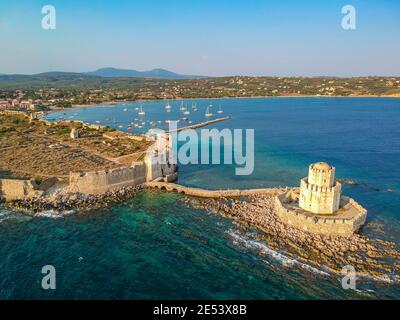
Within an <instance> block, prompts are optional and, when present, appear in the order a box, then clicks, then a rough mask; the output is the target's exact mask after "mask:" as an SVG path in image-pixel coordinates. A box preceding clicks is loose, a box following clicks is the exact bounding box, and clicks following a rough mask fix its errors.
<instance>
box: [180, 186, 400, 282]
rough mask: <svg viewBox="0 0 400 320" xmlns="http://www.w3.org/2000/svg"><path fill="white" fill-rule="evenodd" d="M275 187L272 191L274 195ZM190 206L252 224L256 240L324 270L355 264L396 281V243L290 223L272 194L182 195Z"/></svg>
mask: <svg viewBox="0 0 400 320" xmlns="http://www.w3.org/2000/svg"><path fill="white" fill-rule="evenodd" d="M278 194H279V191H277V192H276V195H278ZM183 201H184V202H185V203H186V204H187V205H188V206H190V207H192V208H196V209H203V210H207V211H213V212H216V213H219V214H221V215H223V216H226V217H229V218H231V219H233V220H235V222H237V224H238V225H240V226H241V227H243V228H244V229H246V228H249V227H256V228H258V229H259V230H261V231H262V232H261V233H260V234H261V236H260V237H259V239H258V240H260V241H266V242H267V244H268V246H269V247H271V248H274V249H278V250H281V251H284V252H285V254H286V255H288V256H290V257H292V258H295V259H297V260H299V261H302V262H304V263H307V264H309V265H311V266H314V267H317V268H323V269H325V270H326V271H328V272H331V273H334V274H340V273H341V272H342V270H343V267H345V266H349V265H350V266H352V267H354V268H355V270H356V273H357V276H358V277H360V278H362V277H365V278H370V279H376V280H381V281H385V282H390V283H398V282H400V275H399V270H400V262H399V261H400V260H399V259H400V251H399V245H398V244H395V243H392V242H388V241H383V240H380V239H370V238H367V237H366V236H363V235H362V234H354V235H352V236H350V237H342V236H323V235H319V234H314V233H309V232H306V231H302V230H299V229H297V228H294V227H291V226H289V225H287V224H285V223H284V222H282V221H281V220H280V219H279V216H278V215H277V214H276V212H275V195H274V194H265V195H264V194H258V195H253V196H247V197H241V198H236V199H232V198H231V199H229V198H219V199H202V198H194V197H185V198H184V199H183Z"/></svg>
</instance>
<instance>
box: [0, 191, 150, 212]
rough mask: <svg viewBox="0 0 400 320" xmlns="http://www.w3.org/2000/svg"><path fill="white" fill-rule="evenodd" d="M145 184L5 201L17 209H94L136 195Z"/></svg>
mask: <svg viewBox="0 0 400 320" xmlns="http://www.w3.org/2000/svg"><path fill="white" fill-rule="evenodd" d="M142 189H144V186H141V185H138V186H135V187H124V188H121V189H119V190H116V191H109V192H106V193H103V194H99V195H85V194H82V193H61V192H60V193H58V194H54V195H52V196H41V197H37V198H30V199H24V200H14V201H9V202H6V203H4V205H5V207H7V208H9V209H12V210H17V211H33V212H35V213H36V212H41V211H47V210H55V211H58V212H63V211H69V210H75V209H88V210H89V209H94V208H101V207H106V206H108V205H110V204H113V203H118V202H121V201H123V200H126V199H128V198H131V197H134V196H135V195H136V194H137V192H139V191H140V190H142Z"/></svg>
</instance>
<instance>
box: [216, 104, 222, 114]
mask: <svg viewBox="0 0 400 320" xmlns="http://www.w3.org/2000/svg"><path fill="white" fill-rule="evenodd" d="M217 113H219V114H221V113H224V111H223V110H222V108H221V105H219V109H218V111H217Z"/></svg>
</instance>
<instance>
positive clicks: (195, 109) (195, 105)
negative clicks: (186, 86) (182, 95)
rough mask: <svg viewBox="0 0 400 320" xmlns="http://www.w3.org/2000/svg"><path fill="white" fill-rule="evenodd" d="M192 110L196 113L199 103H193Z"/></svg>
mask: <svg viewBox="0 0 400 320" xmlns="http://www.w3.org/2000/svg"><path fill="white" fill-rule="evenodd" d="M192 110H193V111H194V112H196V111H197V103H195V102H193V103H192Z"/></svg>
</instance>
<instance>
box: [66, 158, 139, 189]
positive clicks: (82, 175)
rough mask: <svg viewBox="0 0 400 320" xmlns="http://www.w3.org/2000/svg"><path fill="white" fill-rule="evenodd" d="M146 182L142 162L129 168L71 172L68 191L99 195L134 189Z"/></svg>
mask: <svg viewBox="0 0 400 320" xmlns="http://www.w3.org/2000/svg"><path fill="white" fill-rule="evenodd" d="M145 181H146V165H145V164H144V163H143V162H140V163H137V164H134V165H132V166H130V167H122V168H115V169H109V170H100V171H92V172H71V173H70V180H69V191H70V192H80V193H83V194H101V193H105V192H108V191H114V190H118V189H120V188H124V187H134V186H137V185H139V184H142V183H144V182H145Z"/></svg>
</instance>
